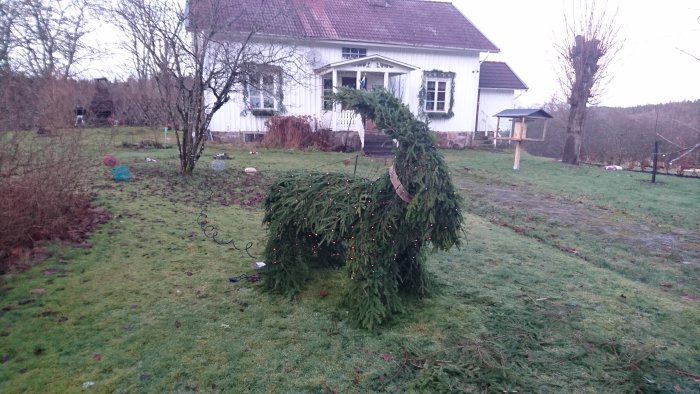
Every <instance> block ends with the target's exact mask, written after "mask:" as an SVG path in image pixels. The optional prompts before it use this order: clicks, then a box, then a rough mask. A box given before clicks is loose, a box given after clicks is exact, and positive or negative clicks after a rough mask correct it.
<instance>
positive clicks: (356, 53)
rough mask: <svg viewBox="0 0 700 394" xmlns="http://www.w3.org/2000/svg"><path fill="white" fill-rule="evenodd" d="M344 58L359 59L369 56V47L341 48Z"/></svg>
mask: <svg viewBox="0 0 700 394" xmlns="http://www.w3.org/2000/svg"><path fill="white" fill-rule="evenodd" d="M341 51H342V54H343V59H359V58H362V57H367V48H358V47H343V49H342V50H341Z"/></svg>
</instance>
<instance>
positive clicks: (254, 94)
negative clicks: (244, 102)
mask: <svg viewBox="0 0 700 394" xmlns="http://www.w3.org/2000/svg"><path fill="white" fill-rule="evenodd" d="M266 77H271V78H272V86H269V87H267V88H265V81H264V80H265V78H266ZM279 81H280V78H279V75H278V74H276V73H274V72H261V73H259V74H257V75H250V76H249V77H248V109H251V110H265V111H277V110H279V98H278V97H277V91H278V90H279ZM254 98H255V101H257V103H256V105H253V100H254ZM266 99H269V100H271V101H272V106H271V107H270V106H266V105H265V104H266V103H267V102H269V100H268V101H266Z"/></svg>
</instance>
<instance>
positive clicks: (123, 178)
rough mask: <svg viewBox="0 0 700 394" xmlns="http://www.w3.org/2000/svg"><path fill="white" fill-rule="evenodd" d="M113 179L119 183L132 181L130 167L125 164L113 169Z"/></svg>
mask: <svg viewBox="0 0 700 394" xmlns="http://www.w3.org/2000/svg"><path fill="white" fill-rule="evenodd" d="M112 179H114V180H115V181H117V182H129V179H131V171H129V167H127V166H125V165H123V164H121V165H118V166H114V167H112Z"/></svg>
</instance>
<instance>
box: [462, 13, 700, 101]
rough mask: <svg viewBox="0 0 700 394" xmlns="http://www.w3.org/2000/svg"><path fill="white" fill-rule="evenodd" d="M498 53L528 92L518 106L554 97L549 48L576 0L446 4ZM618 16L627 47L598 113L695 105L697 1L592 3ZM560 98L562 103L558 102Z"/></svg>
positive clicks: (698, 93)
mask: <svg viewBox="0 0 700 394" xmlns="http://www.w3.org/2000/svg"><path fill="white" fill-rule="evenodd" d="M451 2H452V3H453V4H454V5H455V6H457V8H459V10H460V11H462V13H463V14H464V15H465V16H466V17H467V18H469V20H471V21H472V23H474V24H475V25H476V27H478V28H479V29H480V30H481V31H482V33H484V34H485V35H486V37H488V38H489V39H490V40H491V41H492V42H493V43H494V44H496V46H498V47H499V48H500V49H501V53H499V54H495V55H489V56H488V60H499V61H505V62H507V63H508V64H509V65H510V66H511V68H512V69H513V70H514V71H515V73H516V74H518V76H520V78H521V79H522V80H523V82H525V84H526V85H528V86H529V87H530V89H529V90H528V91H527V92H526V93H524V94H523V95H522V96H521V97H520V98H519V99H518V105H521V106H530V105H535V104H539V103H543V102H545V101H547V100H549V99H550V98H551V97H552V96H553V95H554V94H557V93H559V92H560V89H559V85H558V83H557V78H556V75H555V72H556V61H557V60H556V53H555V50H554V48H553V43H554V42H555V41H556V40H558V39H560V37H561V34H562V31H563V27H564V22H563V19H564V15H565V12H569V13H570V10H571V8H572V6H573V4H574V3H579V4H580V3H581V0H452V1H451ZM597 3H598V6H599V7H600V6H605V7H607V9H608V10H610V11H611V12H614V11H615V10H616V9H617V10H618V11H617V19H616V20H617V22H618V24H619V27H620V35H621V37H622V38H624V40H625V44H624V47H623V49H622V50H621V52H620V53H619V55H618V57H617V59H616V61H615V62H614V63H613V64H612V66H611V70H612V72H611V74H612V79H611V81H610V83H609V85H608V87H607V89H606V92H605V93H604V94H603V95H602V96H601V97H600V105H606V106H635V105H642V104H656V103H665V102H669V101H679V100H696V99H700V61H698V60H696V59H693V58H692V57H691V56H689V55H687V54H684V53H683V52H681V51H680V50H685V51H687V52H690V53H692V54H694V55H695V56H697V57H700V19H699V18H700V1H698V0H609V1H605V0H598V1H597ZM560 96H561V95H560Z"/></svg>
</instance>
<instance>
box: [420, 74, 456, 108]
mask: <svg viewBox="0 0 700 394" xmlns="http://www.w3.org/2000/svg"><path fill="white" fill-rule="evenodd" d="M448 82H449V81H448V80H447V79H428V80H426V83H425V86H426V89H425V112H445V113H446V112H447V109H448V103H449V94H450V92H449V88H448V86H449V85H448Z"/></svg>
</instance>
